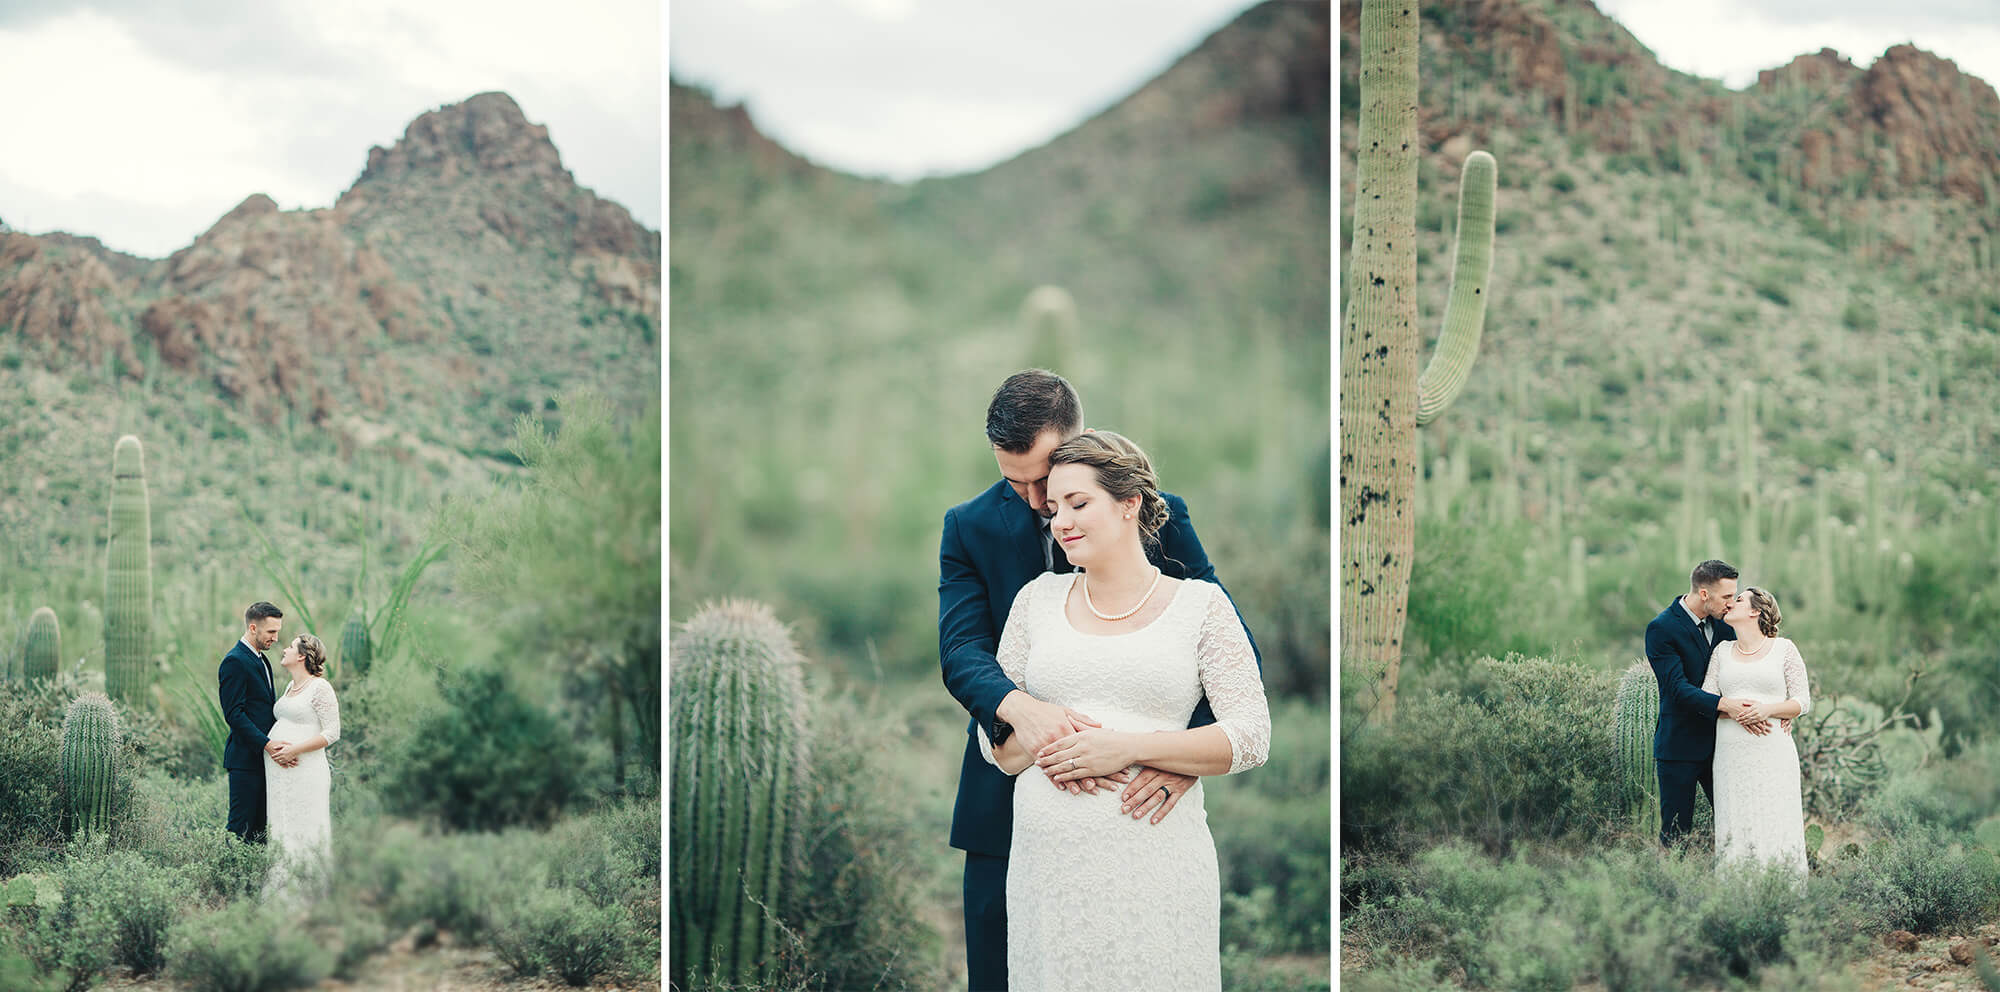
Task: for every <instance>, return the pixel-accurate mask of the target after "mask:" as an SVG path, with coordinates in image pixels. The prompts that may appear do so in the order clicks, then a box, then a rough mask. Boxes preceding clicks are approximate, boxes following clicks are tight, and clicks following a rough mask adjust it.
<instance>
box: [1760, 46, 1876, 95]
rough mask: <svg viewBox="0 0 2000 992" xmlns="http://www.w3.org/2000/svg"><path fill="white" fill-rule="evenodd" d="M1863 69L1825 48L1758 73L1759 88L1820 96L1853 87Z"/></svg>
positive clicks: (1765, 90) (1767, 90)
mask: <svg viewBox="0 0 2000 992" xmlns="http://www.w3.org/2000/svg"><path fill="white" fill-rule="evenodd" d="M1859 75H1861V68H1860V67H1859V66H1857V65H1855V64H1854V61H1853V60H1852V59H1849V58H1848V57H1846V56H1844V55H1842V54H1840V53H1839V52H1836V51H1834V50H1833V49H1831V48H1822V49H1820V50H1819V51H1817V52H1814V53H1811V54H1809V55H1801V56H1799V57H1798V58H1795V59H1793V60H1791V61H1790V62H1787V63H1785V64H1784V65H1782V66H1779V67H1778V68H1776V69H1765V70H1762V71H1760V72H1758V73H1757V88H1758V89H1759V90H1761V91H1763V92H1767V93H1769V92H1781V91H1784V90H1788V89H1793V88H1802V89H1806V90H1810V91H1815V92H1820V93H1839V92H1842V91H1844V90H1846V89H1847V88H1848V87H1849V86H1851V85H1853V83H1854V79H1855V77H1856V76H1859Z"/></svg>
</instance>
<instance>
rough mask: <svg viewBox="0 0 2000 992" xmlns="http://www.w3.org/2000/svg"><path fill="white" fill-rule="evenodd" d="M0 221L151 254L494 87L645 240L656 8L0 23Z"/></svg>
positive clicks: (453, 1)
mask: <svg viewBox="0 0 2000 992" xmlns="http://www.w3.org/2000/svg"><path fill="white" fill-rule="evenodd" d="M0 51H4V52H6V53H7V57H6V58H4V59H0V92H6V93H13V94H34V96H32V97H26V98H12V99H8V100H0V133H4V134H6V135H7V144H8V155H7V156H6V157H5V158H4V159H0V219H4V220H5V221H6V222H7V223H8V224H9V225H11V226H13V227H15V228H16V229H19V230H32V231H40V230H48V229H64V230H70V231H73V232H75V233H79V234H90V235H96V236H98V237H100V238H102V239H104V241H105V242H106V243H107V244H109V245H111V246H112V247H115V248H120V249H123V250H127V251H133V252H138V253H141V254H147V255H153V256H158V255H163V254H165V253H167V252H170V251H172V250H174V249H176V248H179V247H181V246H183V245H185V244H187V243H188V242H189V241H191V240H192V239H193V238H194V236H195V235H196V234H198V233H200V231H201V230H203V229H205V228H206V227H207V226H208V225H209V224H210V223H213V221H214V220H215V219H216V218H217V217H219V216H220V215H221V214H222V213H223V212H225V211H227V210H228V209H229V208H230V207H232V206H234V205H235V204H236V203H238V202H240V201H241V200H242V199H243V198H244V197H246V196H248V195H250V194H252V193H257V192H263V193H268V194H270V195H271V196H272V197H273V198H274V199H276V200H277V201H278V202H279V204H280V205H282V206H285V207H321V206H327V205H330V204H331V203H332V202H333V201H334V199H335V198H337V197H338V196H339V194H340V193H341V192H342V191H343V190H344V189H346V187H347V186H348V185H349V184H351V183H352V182H353V180H354V179H355V177H356V176H358V175H359V174H360V171H361V168H362V166H363V165H364V164H365V163H366V161H367V153H368V147H369V146H370V145H374V144H381V145H388V144H392V143H394V142H395V140H396V139H397V138H399V137H400V136H401V135H402V132H403V128H404V126H405V125H407V124H408V123H409V121H410V120H411V119H413V118H414V117H416V116H417V115H418V114H420V113H422V112H424V111H426V110H430V109H433V108H435V107H437V106H440V105H443V104H447V103H455V102H458V101H460V100H463V99H465V98H466V97H468V96H471V95H472V94H474V93H478V92H481V91H484V90H504V91H506V92H507V93H509V94H511V95H512V96H513V97H514V98H515V100H517V101H518V102H519V103H520V104H521V106H522V109H523V110H524V111H525V112H526V113H527V115H528V117H529V119H530V120H533V121H536V122H538V123H542V124H546V125H548V126H549V132H550V137H551V139H552V140H554V141H555V143H556V147H557V148H558V149H559V150H560V151H561V152H562V155H563V161H564V163H565V164H566V165H567V166H569V168H570V170H571V171H572V172H573V173H575V174H576V177H577V180H578V181H579V182H581V183H583V184H585V185H588V186H592V187H594V188H596V189H597V191H598V192H599V193H600V194H602V195H605V196H609V197H611V198H612V199H615V200H617V201H619V202H620V203H623V204H624V205H625V206H627V207H628V208H630V209H631V210H632V212H633V214H634V216H635V217H637V218H638V219H639V220H640V221H641V222H643V223H646V224H648V225H649V226H653V227H658V226H659V224H660V218H661V201H660V137H661V132H660V106H661V104H660V89H659V79H660V36H659V9H658V5H657V3H656V2H654V0H588V2H573V3H570V4H568V5H565V8H564V9H562V10H561V11H560V12H558V11H557V10H556V9H555V8H552V7H549V6H547V5H545V4H534V5H530V4H526V3H520V2H516V3H497V4H496V3H480V2H472V0H427V2H425V3H421V4H409V3H405V2H400V0H350V2H345V3H342V4H315V3H306V2H302V0H287V2H281V3H256V2H254V0H203V2H188V3H177V4H171V5H152V4H129V3H125V2H124V0H96V2H95V3H85V4H81V5H71V6H68V7H65V6H62V5H55V4H43V5H41V6H39V7H33V8H16V10H15V11H14V14H13V16H8V15H7V14H5V13H0Z"/></svg>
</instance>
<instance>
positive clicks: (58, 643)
mask: <svg viewBox="0 0 2000 992" xmlns="http://www.w3.org/2000/svg"><path fill="white" fill-rule="evenodd" d="M61 664H62V625H61V624H59V623H57V622H56V611H54V610H51V609H49V608H48V607H46V606H44V607H42V608H41V609H38V610H36V611H35V612H34V613H33V614H31V615H30V616H29V617H28V630H27V633H25V634H23V635H22V636H21V681H23V682H33V681H35V680H36V679H46V678H52V677H53V676H54V675H55V674H56V669H57V668H58V667H60V666H61Z"/></svg>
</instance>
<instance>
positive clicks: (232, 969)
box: [167, 899, 333, 992]
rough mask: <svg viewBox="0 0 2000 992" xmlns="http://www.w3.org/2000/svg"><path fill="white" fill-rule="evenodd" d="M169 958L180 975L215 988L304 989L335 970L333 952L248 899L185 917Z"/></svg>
mask: <svg viewBox="0 0 2000 992" xmlns="http://www.w3.org/2000/svg"><path fill="white" fill-rule="evenodd" d="M167 958H168V960H169V962H171V966H170V973H171V974H172V975H173V976H174V977H175V978H178V979H180V980H181V981H184V982H187V983H189V984H191V985H193V986H195V987H196V988H200V989H209V990H213V992H276V990H280V989H296V988H304V987H306V986H310V985H312V984H314V983H316V982H318V981H319V980H320V979H322V978H325V977H326V976H327V975H328V974H329V973H330V972H331V971H332V970H333V954H332V952H330V951H328V950H326V949H325V948H322V947H320V946H319V944H318V943H317V942H316V941H315V940H314V939H313V937H312V936H311V935H310V934H308V933H306V932H305V931H304V930H303V929H301V928H300V927H298V926H297V924H296V922H295V921H293V920H291V919H290V918H288V917H286V916H283V915H281V914H274V913H270V912H268V911H267V910H265V909H264V908H263V907H261V906H259V905H258V904H257V902H256V901H255V900H249V899H246V900H243V901H240V902H236V903H232V904H230V905H228V906H225V907H223V908H222V909H219V910H216V911H215V912H212V913H204V914H202V915H199V916H192V917H189V918H188V919H186V920H183V921H181V923H179V924H178V925H176V926H175V927H174V929H173V936H172V937H171V938H170V940H169V942H168V951H167Z"/></svg>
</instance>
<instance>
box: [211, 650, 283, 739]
mask: <svg viewBox="0 0 2000 992" xmlns="http://www.w3.org/2000/svg"><path fill="white" fill-rule="evenodd" d="M215 682H216V695H217V696H218V697H219V699H220V701H221V703H222V718H223V720H225V721H227V722H228V724H229V742H228V743H227V744H225V745H223V748H222V767H224V768H243V769H254V770H256V771H260V772H261V771H263V770H264V745H265V744H266V743H268V742H269V741H270V740H271V736H270V735H271V725H272V724H274V723H277V722H278V718H277V716H276V715H275V714H273V713H272V712H271V705H272V704H273V703H276V702H277V701H278V696H277V692H276V688H275V686H274V685H273V680H272V678H271V665H270V663H269V662H267V661H265V660H264V658H263V657H262V656H261V655H259V654H257V652H255V651H252V650H250V646H249V645H248V644H245V643H243V641H242V640H241V639H240V638H239V639H238V640H237V642H236V644H235V646H234V647H231V648H230V649H229V653H228V654H225V655H223V656H222V666H221V667H220V668H218V669H216V672H215Z"/></svg>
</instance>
